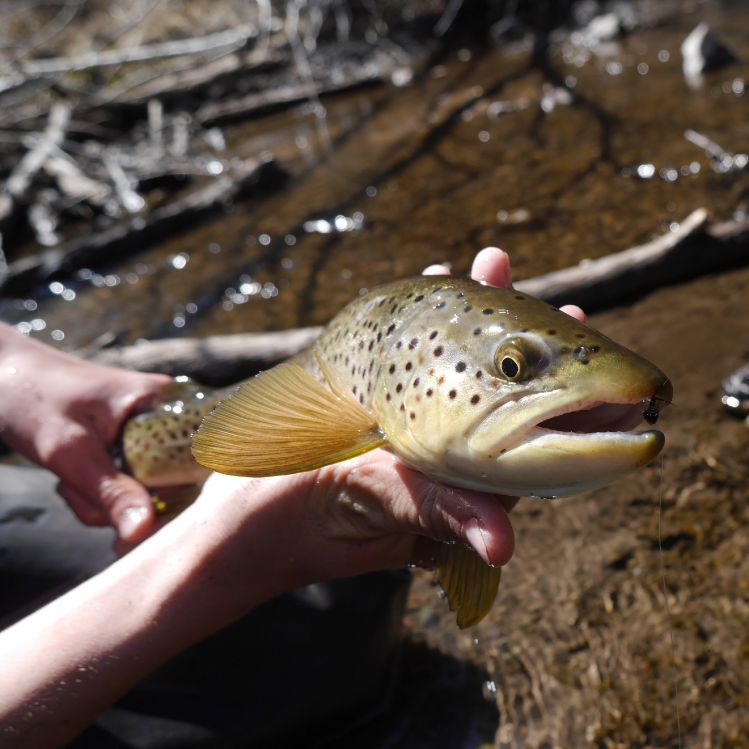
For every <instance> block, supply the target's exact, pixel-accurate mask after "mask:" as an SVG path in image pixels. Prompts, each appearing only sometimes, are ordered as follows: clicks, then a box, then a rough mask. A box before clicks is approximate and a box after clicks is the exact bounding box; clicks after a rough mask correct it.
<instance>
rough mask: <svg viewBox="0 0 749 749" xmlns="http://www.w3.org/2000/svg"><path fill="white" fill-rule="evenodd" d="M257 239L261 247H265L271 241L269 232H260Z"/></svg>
mask: <svg viewBox="0 0 749 749" xmlns="http://www.w3.org/2000/svg"><path fill="white" fill-rule="evenodd" d="M257 241H258V242H260V244H261V245H263V247H267V246H268V245H269V244H270V243H271V238H270V234H260V235H259V236H258V238H257Z"/></svg>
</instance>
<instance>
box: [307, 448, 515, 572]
mask: <svg viewBox="0 0 749 749" xmlns="http://www.w3.org/2000/svg"><path fill="white" fill-rule="evenodd" d="M317 484H318V486H322V487H324V488H325V494H326V497H325V500H324V502H323V503H322V504H324V505H325V506H326V507H327V512H326V515H325V521H326V524H327V531H328V532H329V533H332V535H334V536H336V537H342V538H345V537H355V536H359V537H363V538H367V537H369V538H373V537H376V536H378V535H379V536H398V535H402V534H418V535H420V536H427V537H429V538H433V539H436V540H439V541H448V542H455V541H458V542H462V543H465V544H468V545H469V546H471V547H473V548H474V549H475V550H476V551H477V552H478V554H479V555H480V556H481V557H482V559H484V561H485V562H487V564H491V565H503V564H505V563H506V562H507V561H508V560H509V559H510V557H511V556H512V552H513V548H514V534H513V530H512V525H511V523H510V519H509V517H508V514H507V512H508V508H509V507H510V506H511V505H512V504H513V503H514V502H513V501H512V500H510V502H509V504H508V503H507V500H506V498H503V497H498V496H494V495H489V494H484V493H481V492H474V491H469V490H463V489H456V488H454V487H450V486H446V485H444V484H441V483H438V482H435V481H432V480H431V479H429V478H427V477H426V476H424V475H423V474H421V473H419V472H417V471H414V470H412V469H410V468H408V467H407V466H405V465H404V464H403V463H401V462H400V461H399V460H398V459H397V458H395V457H394V456H392V455H390V454H389V453H386V452H384V451H376V452H374V453H370V454H369V455H367V456H362V457H361V458H356V459H354V460H352V461H347V462H346V463H342V464H339V465H337V466H330V467H328V468H325V469H322V470H321V471H320V475H319V478H318V481H317ZM318 506H320V505H318ZM389 553H392V555H393V559H392V560H391V561H392V563H393V564H394V566H397V565H398V564H404V563H407V562H419V561H424V560H423V559H419V558H418V557H419V554H422V553H423V546H422V547H421V550H419V549H418V547H417V549H415V548H414V542H413V539H411V540H410V542H409V544H408V545H405V544H403V543H394V544H393V546H392V548H391V549H390V550H389Z"/></svg>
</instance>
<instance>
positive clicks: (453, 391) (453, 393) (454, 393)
mask: <svg viewBox="0 0 749 749" xmlns="http://www.w3.org/2000/svg"><path fill="white" fill-rule="evenodd" d="M457 394H458V391H457V390H451V391H450V392H449V393H448V395H449V396H450V400H452V399H453V398H455V396H456V395H457Z"/></svg>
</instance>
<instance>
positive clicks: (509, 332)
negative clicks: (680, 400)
mask: <svg viewBox="0 0 749 749" xmlns="http://www.w3.org/2000/svg"><path fill="white" fill-rule="evenodd" d="M420 304H421V309H414V310H413V311H412V314H410V315H409V316H408V318H407V319H404V320H403V324H402V325H401V326H400V327H399V329H398V330H397V331H396V334H395V336H394V337H393V341H392V343H391V345H390V346H389V349H388V351H387V353H386V355H385V356H384V357H383V360H382V362H381V364H380V371H381V378H380V380H381V382H380V386H379V387H378V389H377V393H376V395H375V399H374V408H375V411H376V412H377V413H378V418H379V420H380V424H381V426H382V429H383V431H384V432H385V434H386V435H387V439H388V442H389V444H390V446H391V449H392V450H393V451H394V452H396V453H397V454H398V455H400V456H401V457H402V458H403V459H404V460H405V461H406V462H407V463H409V464H410V465H412V466H414V467H415V468H418V469H419V470H420V471H422V472H424V473H426V474H428V475H431V476H433V477H434V478H438V479H441V480H444V481H446V482H448V483H451V484H457V485H460V486H465V487H468V488H475V489H480V490H484V491H491V492H495V493H502V494H510V495H517V496H521V495H528V494H532V495H536V496H547V497H551V496H561V495H567V494H573V493H577V492H580V491H583V490H586V489H591V488H595V487H599V486H603V485H605V484H608V483H610V482H612V481H614V480H616V479H618V478H619V477H621V476H623V475H625V474H626V473H628V472H630V471H632V470H634V469H636V468H638V467H640V466H643V465H645V464H647V463H648V462H650V461H651V460H652V459H653V458H655V456H656V455H657V454H658V453H659V452H660V450H661V449H662V447H663V444H664V437H663V434H662V433H661V432H659V431H656V430H653V429H648V430H645V431H636V430H635V428H636V427H637V426H638V425H639V424H640V423H641V422H642V421H643V419H646V420H647V421H649V422H651V423H653V422H654V421H655V420H656V418H657V415H658V410H659V408H660V406H662V405H664V404H666V403H668V402H670V400H671V396H672V388H671V383H670V382H669V380H668V378H667V377H666V375H665V374H663V372H661V370H659V369H658V368H657V367H656V366H655V365H653V364H652V363H650V362H649V361H648V360H646V359H645V358H643V357H641V356H639V355H638V354H636V353H634V352H632V351H630V350H628V349H626V348H625V347H623V346H621V345H619V344H617V343H615V342H614V341H612V340H611V339H609V338H607V337H606V336H604V335H602V334H601V333H599V332H597V331H595V330H594V329H592V328H591V327H589V326H587V325H585V324H583V323H581V322H579V321H577V320H575V319H573V318H572V317H570V316H569V315H566V314H565V313H563V312H561V311H560V310H558V309H556V308H554V307H551V306H550V305H547V304H545V303H544V302H541V301H539V300H537V299H534V298H532V297H529V296H527V295H525V294H522V293H520V292H518V291H515V290H513V289H496V288H492V287H488V286H482V285H480V284H476V283H474V282H470V281H459V280H457V279H456V280H452V279H451V280H450V281H446V282H445V283H444V284H442V285H439V286H437V287H436V289H435V290H433V291H431V292H430V293H428V294H424V300H423V301H422V302H421V303H420Z"/></svg>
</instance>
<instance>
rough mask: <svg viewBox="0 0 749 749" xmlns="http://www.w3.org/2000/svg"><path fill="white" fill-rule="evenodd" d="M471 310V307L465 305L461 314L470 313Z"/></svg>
mask: <svg viewBox="0 0 749 749" xmlns="http://www.w3.org/2000/svg"><path fill="white" fill-rule="evenodd" d="M472 309H473V307H472V306H471V305H470V304H466V306H465V307H463V312H470V311H471V310H472Z"/></svg>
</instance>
